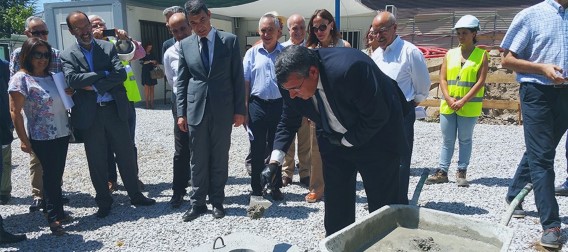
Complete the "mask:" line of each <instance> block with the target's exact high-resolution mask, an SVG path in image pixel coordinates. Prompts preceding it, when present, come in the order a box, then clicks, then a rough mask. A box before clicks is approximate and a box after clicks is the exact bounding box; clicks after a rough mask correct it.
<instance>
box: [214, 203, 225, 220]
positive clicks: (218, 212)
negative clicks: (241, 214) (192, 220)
mask: <svg viewBox="0 0 568 252" xmlns="http://www.w3.org/2000/svg"><path fill="white" fill-rule="evenodd" d="M223 217H225V209H224V208H223V206H213V218H215V219H221V218H223Z"/></svg>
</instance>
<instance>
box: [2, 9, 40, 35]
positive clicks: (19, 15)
mask: <svg viewBox="0 0 568 252" xmlns="http://www.w3.org/2000/svg"><path fill="white" fill-rule="evenodd" d="M36 1H37V0H0V38H4V37H10V34H23V33H24V22H25V21H26V18H28V17H29V16H31V15H33V14H34V13H35V3H36Z"/></svg>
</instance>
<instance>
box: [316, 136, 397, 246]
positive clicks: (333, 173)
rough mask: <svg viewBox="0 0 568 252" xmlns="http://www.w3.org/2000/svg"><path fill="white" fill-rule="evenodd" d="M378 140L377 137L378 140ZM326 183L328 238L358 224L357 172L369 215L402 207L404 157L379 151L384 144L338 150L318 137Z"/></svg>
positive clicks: (371, 143) (373, 143)
mask: <svg viewBox="0 0 568 252" xmlns="http://www.w3.org/2000/svg"><path fill="white" fill-rule="evenodd" d="M375 138H376V137H375ZM318 144H319V147H320V154H321V158H322V166H323V178H324V182H325V192H324V195H325V216H324V225H325V232H326V236H329V235H331V234H333V233H335V232H337V231H339V230H341V229H342V228H344V227H346V226H348V225H349V224H351V223H353V222H355V199H356V198H355V197H356V195H355V186H356V182H357V181H356V179H357V172H359V173H360V174H361V177H362V178H363V185H364V187H365V192H366V193H367V202H368V203H369V212H373V211H375V210H377V209H379V208H381V207H383V206H385V205H389V204H400V203H401V202H400V194H399V188H400V186H399V183H400V180H399V166H400V154H398V153H396V152H385V151H377V150H376V148H375V147H376V146H377V144H380V141H370V143H367V144H365V145H364V146H363V147H360V148H357V147H351V148H350V147H344V146H334V145H331V144H330V143H329V141H328V140H327V139H325V138H322V137H319V136H318Z"/></svg>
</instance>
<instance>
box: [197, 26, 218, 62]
mask: <svg viewBox="0 0 568 252" xmlns="http://www.w3.org/2000/svg"><path fill="white" fill-rule="evenodd" d="M216 32H217V30H216V29H215V28H214V27H211V30H210V31H209V33H207V49H209V69H211V65H212V64H213V53H214V52H215V33H216ZM198 38H199V52H200V53H201V49H202V48H203V45H201V38H200V37H198Z"/></svg>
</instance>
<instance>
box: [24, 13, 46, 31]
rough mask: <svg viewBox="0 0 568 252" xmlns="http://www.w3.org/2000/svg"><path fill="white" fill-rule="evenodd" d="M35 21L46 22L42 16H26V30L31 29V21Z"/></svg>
mask: <svg viewBox="0 0 568 252" xmlns="http://www.w3.org/2000/svg"><path fill="white" fill-rule="evenodd" d="M35 21H41V22H42V23H44V24H45V21H44V20H43V19H42V18H40V17H38V16H30V17H28V18H26V22H25V23H24V30H26V31H27V30H29V29H30V23H31V22H35Z"/></svg>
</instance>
